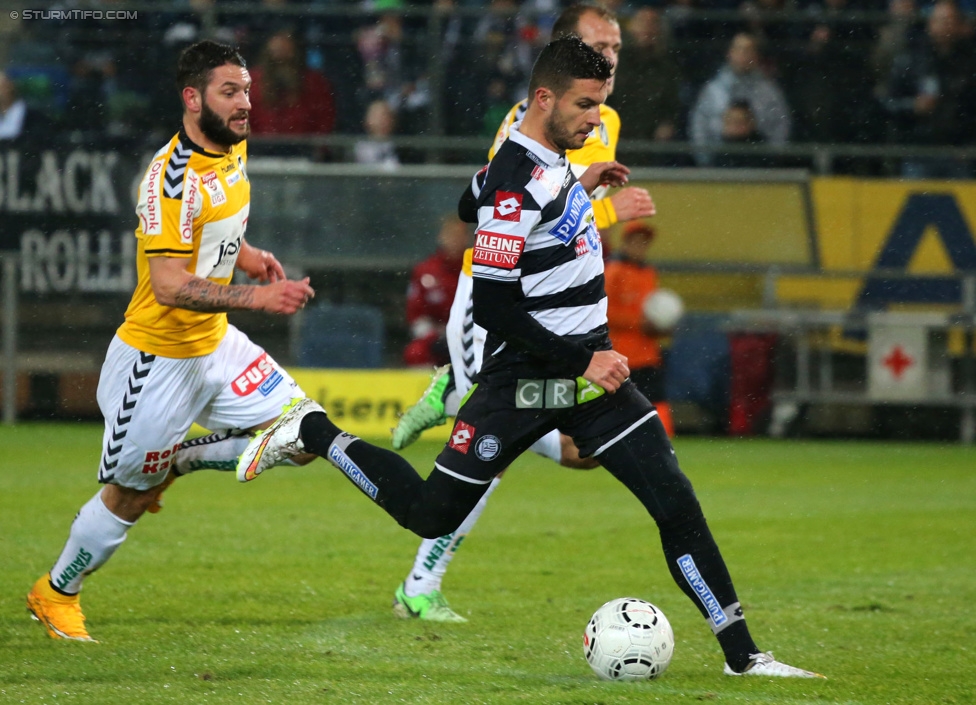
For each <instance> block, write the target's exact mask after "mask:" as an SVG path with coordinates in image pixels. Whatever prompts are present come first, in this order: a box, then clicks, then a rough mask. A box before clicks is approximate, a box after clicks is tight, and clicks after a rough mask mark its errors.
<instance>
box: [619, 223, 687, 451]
mask: <svg viewBox="0 0 976 705" xmlns="http://www.w3.org/2000/svg"><path fill="white" fill-rule="evenodd" d="M654 235H655V230H654V228H653V227H652V226H650V225H648V224H647V223H645V222H644V221H642V220H635V221H632V222H630V223H628V224H627V226H626V227H625V228H624V231H623V235H622V237H621V242H620V246H619V249H617V250H616V251H615V252H614V253H613V255H612V256H611V257H610V259H609V260H608V261H607V263H606V268H605V271H604V277H605V286H606V291H607V324H608V326H609V327H610V341H611V342H612V343H613V349H614V350H616V351H617V352H619V353H620V354H621V355H624V356H625V357H626V358H627V362H628V364H629V365H630V378H631V379H632V380H633V382H634V384H636V385H637V388H638V389H639V390H640V391H641V392H642V393H643V394H644V396H646V397H647V398H648V399H650V400H651V401H652V402H654V406H656V407H657V413H658V416H659V417H660V419H661V423H662V424H663V425H664V429H665V430H666V431H667V432H668V436H670V437H672V438H673V437H674V422H673V420H672V418H671V408H670V407H669V406H668V403H667V401H665V393H664V367H663V364H662V363H663V360H662V358H661V346H660V343H659V342H658V339H659V338H661V337H663V336H667V335H670V333H671V331H670V330H660V329H658V328H657V327H655V325H654V324H653V323H651V322H650V321H649V320H647V318H646V316H645V315H644V311H643V305H644V301H645V300H646V299H647V297H648V296H650V295H651V294H652V293H653V292H654V291H656V290H657V288H658V286H657V271H656V270H655V269H654V267H652V266H651V265H650V264H648V263H647V261H646V258H647V251H648V249H649V248H650V246H651V243H652V242H653V241H654Z"/></svg>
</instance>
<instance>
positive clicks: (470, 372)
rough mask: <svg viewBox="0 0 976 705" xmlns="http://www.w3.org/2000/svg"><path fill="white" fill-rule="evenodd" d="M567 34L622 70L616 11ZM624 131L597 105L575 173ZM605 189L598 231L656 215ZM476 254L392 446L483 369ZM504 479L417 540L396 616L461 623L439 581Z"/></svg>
mask: <svg viewBox="0 0 976 705" xmlns="http://www.w3.org/2000/svg"><path fill="white" fill-rule="evenodd" d="M570 34H576V35H578V36H579V37H580V38H581V39H582V40H583V42H585V43H586V44H588V45H589V46H591V47H593V48H594V49H596V50H597V51H598V52H600V53H601V54H602V55H603V56H605V57H606V58H607V59H608V60H609V61H610V63H611V64H612V65H613V67H614V74H616V71H617V70H618V67H617V59H618V56H619V53H620V47H621V34H620V24H619V23H618V22H617V18H616V17H615V16H614V14H613V13H612V12H610V11H609V10H607V9H606V8H605V7H603V6H602V5H596V4H574V5H571V6H570V7H568V8H566V10H564V11H563V12H562V14H560V16H559V18H558V19H557V20H556V22H555V24H554V25H553V28H552V36H553V39H558V38H560V37H564V36H567V35H570ZM613 81H614V77H613V76H611V77H610V80H609V81H608V82H607V92H608V94H609V93H611V92H612V91H613ZM528 105H529V99H526V100H523V101H522V102H521V103H518V104H517V105H515V106H514V107H512V109H511V110H510V111H509V112H508V114H507V115H506V116H505V119H504V120H502V124H501V125H500V126H499V128H498V132H497V134H496V135H495V140H494V142H493V143H492V146H491V149H490V150H489V152H488V159H489V161H490V160H491V159H492V158H493V157H494V156H495V153H496V152H497V151H498V149H499V148H500V147H501V146H502V144H503V143H504V142H505V140H506V139H508V136H509V131H510V130H511V128H512V125H514V124H516V123H518V122H520V121H521V120H522V118H523V117H524V116H525V113H526V110H527V109H528ZM619 134H620V118H619V117H618V116H617V112H616V111H615V110H614V109H613V108H611V107H609V106H608V105H606V104H601V105H600V124H599V125H597V126H596V128H595V129H594V130H593V131H592V132H591V133H590V135H589V136H588V137H587V138H586V141H585V142H584V143H583V146H582V147H580V148H579V149H570V150H568V151H567V153H566V158H567V159H568V160H569V163H570V165H571V168H572V170H573V172H574V173H575V174H576V175H577V176H579V175H580V174H582V173H583V172H584V171H585V170H586V168H587V167H589V166H590V165H591V164H595V163H597V162H607V161H614V159H616V152H617V142H618V136H619ZM606 191H607V189H606V187H603V186H601V187H599V188H597V189H596V191H594V193H593V194H591V199H592V201H593V211H594V213H595V217H596V226H597V228H598V229H600V230H605V229H606V228H609V227H610V226H611V225H613V224H614V223H616V222H617V221H618V220H619V221H628V220H631V219H634V218H643V217H646V216H651V215H654V212H655V211H654V203H653V202H652V200H651V197H650V194H648V193H647V191H646V190H645V189H642V188H637V187H633V186H628V187H626V188H622V189H620V190H618V191H617V192H616V193H615V194H614V195H613V196H611V197H607V195H606ZM471 308H472V304H471V253H470V251H469V252H468V254H467V256H466V258H465V262H464V269H463V271H462V274H461V277H460V278H459V280H458V288H457V293H456V294H455V298H454V304H453V306H452V308H451V316H450V319H449V321H448V325H447V342H448V349H449V351H450V353H451V365H450V366H447V367H442V368H440V369H438V370H436V371H435V373H434V378H433V380H432V381H431V385H430V387H429V388H428V389H427V390H426V391H425V392H424V394H423V396H422V397H421V399H420V400H419V401H418V402H417V403H416V404H414V405H413V406H412V407H410V408H409V409H408V410H407V411H406V412H405V413H404V414H403V416H402V417H401V418H400V420H399V421H398V423H397V426H396V428H395V429H394V431H393V447H394V448H396V449H397V450H400V449H403V448H405V447H407V446H408V445H410V444H411V443H413V442H414V441H415V440H417V439H418V438H419V437H420V434H421V433H422V432H423V431H425V430H427V429H429V428H433V427H434V426H438V425H441V424H444V423H446V421H447V418H448V417H449V416H454V415H455V414H456V412H457V408H458V403H459V401H460V399H461V398H463V397H464V395H465V394H466V393H467V391H468V390H469V389H470V388H471V385H472V380H473V379H474V376H475V374H477V372H478V370H479V369H480V368H481V362H482V355H483V348H484V343H485V331H484V329H483V328H481V327H480V326H478V325H476V324H475V323H474V322H473V321H472V320H471ZM532 450H533V451H535V452H536V453H538V454H539V455H542V456H544V457H547V458H550V459H551V460H554V461H555V462H557V463H560V464H561V465H563V466H565V467H569V468H577V469H591V468H594V467H596V465H597V463H596V462H595V461H594V460H593V459H592V458H584V459H581V458H580V457H579V452H578V451H577V449H576V446H574V445H573V442H572V440H571V439H570V438H569V437H568V436H566V435H564V434H560V433H559V431H556V430H554V431H552V432H551V433H549V434H547V435H546V436H545V437H543V438H541V439H539V441H538V442H536V443H535V444H534V445H533V446H532ZM500 481H501V477H500V476H499V477H498V478H496V479H495V480H494V481H493V482H492V484H491V485H490V486H489V488H488V491H487V492H485V495H484V497H483V498H482V501H481V502H479V503H478V505H477V506H476V507H475V508H474V509H473V510H472V511H471V514H470V515H469V516H468V517H467V518H466V519H465V520H464V522H463V523H462V524H461V526H459V527H458V529H457V531H455V532H454V533H452V534H450V535H448V536H441V537H440V538H437V539H425V540H423V541H421V542H420V546H419V547H418V548H417V553H416V556H415V557H414V563H413V567H412V568H411V570H410V572H409V573H407V577H406V579H405V580H404V581H403V582H402V583H401V584H400V585H399V586H398V587H397V589H396V591H395V593H394V597H393V612H394V614H396V615H397V616H398V617H402V618H404V619H407V618H410V617H416V618H419V619H424V620H429V621H438V622H464V621H467V620H465V618H464V617H462V616H461V615H459V614H457V613H456V612H455V611H454V610H452V609H451V608H450V606H449V605H448V604H447V600H446V599H445V597H444V595H443V593H442V592H441V583H442V581H443V579H444V575H445V574H446V572H447V568H448V565H449V564H450V562H451V560H453V558H454V555H455V553H456V551H457V549H458V547H459V546H460V545H461V542H462V541H463V540H464V539H465V537H466V536H467V535H468V533H470V531H471V529H473V528H474V525H475V524H476V523H477V521H478V519H479V518H480V517H481V514H482V512H484V509H485V505H486V503H487V501H488V498H489V497H490V496H491V494H492V493H493V492H494V491H495V488H496V487H497V486H498V483H499V482H500Z"/></svg>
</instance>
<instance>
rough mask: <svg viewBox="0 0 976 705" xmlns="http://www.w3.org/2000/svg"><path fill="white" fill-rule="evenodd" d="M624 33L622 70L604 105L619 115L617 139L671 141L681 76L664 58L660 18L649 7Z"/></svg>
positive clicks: (636, 15)
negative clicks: (607, 104) (618, 134)
mask: <svg viewBox="0 0 976 705" xmlns="http://www.w3.org/2000/svg"><path fill="white" fill-rule="evenodd" d="M627 32H628V37H627V39H626V41H624V43H623V48H622V49H621V51H620V63H621V64H622V65H623V67H624V70H623V71H622V72H617V74H616V78H615V79H614V89H613V96H612V98H611V99H610V100H609V101H608V102H609V103H610V105H611V107H613V108H615V109H616V110H617V112H618V113H619V114H620V122H621V127H620V136H621V138H623V139H642V140H661V141H667V140H672V139H675V138H676V137H677V125H678V117H679V115H680V112H681V99H680V97H679V91H680V87H681V75H680V72H679V70H678V66H677V65H676V64H675V62H674V61H673V60H672V59H671V57H670V55H669V54H668V42H667V32H666V29H665V27H664V24H663V20H662V18H661V14H660V13H659V12H658V11H657V10H655V9H654V8H651V7H642V8H640V9H639V10H637V11H636V12H635V13H634V15H633V17H631V19H630V22H628V23H627Z"/></svg>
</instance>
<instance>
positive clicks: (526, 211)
mask: <svg viewBox="0 0 976 705" xmlns="http://www.w3.org/2000/svg"><path fill="white" fill-rule="evenodd" d="M518 127H519V125H515V126H513V127H512V130H511V133H510V135H509V139H508V140H507V141H506V142H505V143H504V144H503V145H502V146H501V147H500V148H499V150H498V152H497V153H496V154H495V157H494V158H493V159H492V160H491V163H490V164H489V165H488V166H487V167H486V168H485V169H482V170H481V171H480V172H479V173H478V174H477V175H475V177H474V179H473V181H472V186H471V192H472V194H473V195H474V197H475V199H476V208H477V219H478V229H477V231H476V235H475V247H474V256H473V259H472V265H473V266H472V274H473V277H474V279H475V281H476V282H477V281H478V280H484V281H490V282H498V283H512V284H518V285H520V287H521V294H522V296H521V297H520V298H519V300H518V302H517V304H516V305H517V306H519V307H520V308H521V309H522V310H523V311H525V312H526V313H528V314H529V315H530V316H531V317H532V319H534V320H535V322H536V323H538V324H539V325H541V326H543V327H544V328H545V329H546V330H548V331H550V332H551V333H552V334H554V335H556V336H560V337H563V338H569V339H575V340H579V341H580V342H583V341H584V340H585V341H591V340H592V339H593V338H594V337H596V338H598V339H599V341H600V344H599V345H597V346H593V345H592V344H588V345H587V347H588V348H589V349H591V350H593V349H598V348H603V347H608V345H604V344H603V343H604V342H605V341H604V340H603V339H604V338H605V337H606V333H605V332H606V323H607V297H606V293H605V292H604V288H603V257H602V252H601V242H600V233H599V231H598V230H597V228H596V225H595V224H594V218H593V207H592V205H591V202H590V198H589V196H588V195H587V193H586V191H585V189H584V188H583V186H582V185H581V184H580V183H579V182H578V181H577V180H576V177H575V176H574V175H573V172H572V170H571V169H570V166H569V164H568V162H567V161H566V158H565V156H564V155H560V154H557V153H555V152H553V151H551V150H549V149H547V148H546V147H544V146H542V145H541V144H539V143H538V142H536V141H535V140H533V139H531V138H529V137H526V136H525V135H523V134H522V133H521V132H520V131H519V130H518ZM505 342H507V341H505V340H504V338H503V337H501V336H498V335H495V332H494V331H491V330H489V337H488V341H487V343H486V347H485V352H486V353H487V354H495V353H498V352H499V351H500V349H501V348H503V347H504V345H503V344H504V343H505Z"/></svg>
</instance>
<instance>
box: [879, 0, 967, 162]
mask: <svg viewBox="0 0 976 705" xmlns="http://www.w3.org/2000/svg"><path fill="white" fill-rule="evenodd" d="M884 105H885V107H886V109H887V110H888V112H889V113H890V115H891V116H892V117H893V118H894V119H893V120H892V121H891V125H890V127H891V129H892V133H891V137H892V139H893V140H895V141H899V142H907V143H911V144H924V145H964V144H970V143H972V142H973V141H974V138H976V130H974V126H973V115H974V114H976V54H974V50H973V45H972V41H971V40H970V39H969V38H968V37H967V36H966V28H965V25H964V20H963V17H962V15H961V13H960V11H959V9H958V8H957V7H956V5H955V4H954V3H952V2H949V0H939V2H936V3H935V5H933V6H932V11H931V13H930V14H929V18H928V22H927V24H926V29H925V36H924V37H923V38H922V41H921V42H919V44H918V45H917V46H916V47H913V48H911V49H909V50H907V51H904V52H902V53H901V54H899V55H898V56H896V57H895V60H894V63H893V65H892V69H891V76H890V78H889V80H888V86H887V89H886V91H885V95H884ZM902 174H903V175H904V176H907V177H910V178H968V177H969V176H971V175H972V165H971V164H970V163H969V162H967V161H965V160H960V159H952V158H939V159H933V158H920V159H909V160H905V162H904V163H903V164H902Z"/></svg>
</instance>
